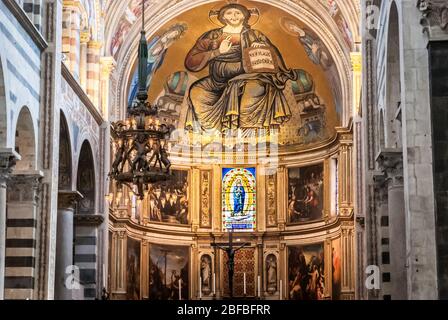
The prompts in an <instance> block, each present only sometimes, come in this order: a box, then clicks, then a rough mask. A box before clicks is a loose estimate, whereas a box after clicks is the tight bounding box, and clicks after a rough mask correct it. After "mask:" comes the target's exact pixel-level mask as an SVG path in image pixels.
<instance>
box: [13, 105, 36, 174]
mask: <svg viewBox="0 0 448 320" xmlns="http://www.w3.org/2000/svg"><path fill="white" fill-rule="evenodd" d="M14 148H15V150H16V152H17V153H18V154H20V156H21V160H20V161H18V162H17V164H16V167H15V170H16V171H25V170H34V169H35V168H36V143H35V132H34V125H33V118H32V116H31V112H30V110H29V109H28V107H26V106H24V107H23V108H22V109H21V110H20V113H19V116H18V118H17V125H16V131H15V143H14Z"/></svg>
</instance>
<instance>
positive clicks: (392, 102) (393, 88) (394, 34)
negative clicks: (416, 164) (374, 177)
mask: <svg viewBox="0 0 448 320" xmlns="http://www.w3.org/2000/svg"><path fill="white" fill-rule="evenodd" d="M400 48H401V46H400V25H399V16H398V7H397V4H396V2H395V1H392V3H391V5H390V9H389V20H388V28H387V45H386V104H385V115H384V116H385V121H386V132H385V134H386V139H385V140H386V141H385V144H386V147H387V148H401V147H402V142H401V135H402V133H401V122H400V110H401V109H400V108H401V68H400Z"/></svg>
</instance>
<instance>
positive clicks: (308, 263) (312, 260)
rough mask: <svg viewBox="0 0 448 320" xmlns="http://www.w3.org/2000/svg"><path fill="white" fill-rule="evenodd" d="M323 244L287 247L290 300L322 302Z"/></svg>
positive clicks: (323, 282)
mask: <svg viewBox="0 0 448 320" xmlns="http://www.w3.org/2000/svg"><path fill="white" fill-rule="evenodd" d="M324 262H325V260H324V247H323V244H315V245H306V246H290V247H288V289H289V292H288V296H289V299H290V300H323V299H324V298H325V296H324V289H325V273H324V270H325V268H324Z"/></svg>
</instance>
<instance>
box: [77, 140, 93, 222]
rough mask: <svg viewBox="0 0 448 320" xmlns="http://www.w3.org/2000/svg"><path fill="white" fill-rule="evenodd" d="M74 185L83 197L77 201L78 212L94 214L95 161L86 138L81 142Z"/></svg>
mask: <svg viewBox="0 0 448 320" xmlns="http://www.w3.org/2000/svg"><path fill="white" fill-rule="evenodd" d="M76 186H77V190H78V191H79V192H80V193H81V194H82V196H83V199H82V200H81V201H80V202H79V206H78V213H79V214H95V209H96V205H95V204H96V201H95V199H96V185H95V162H94V160H93V152H92V147H91V145H90V143H89V142H88V141H87V140H85V141H84V142H83V144H82V146H81V152H80V153H79V160H78V171H77V180H76Z"/></svg>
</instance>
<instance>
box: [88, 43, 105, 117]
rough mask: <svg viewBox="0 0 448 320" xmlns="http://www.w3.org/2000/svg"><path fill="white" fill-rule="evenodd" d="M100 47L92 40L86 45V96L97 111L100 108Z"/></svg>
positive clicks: (99, 44) (100, 44)
mask: <svg viewBox="0 0 448 320" xmlns="http://www.w3.org/2000/svg"><path fill="white" fill-rule="evenodd" d="M102 46H103V44H102V43H101V42H98V41H94V40H90V41H89V42H88V43H87V95H88V96H89V98H90V100H91V101H92V103H93V105H94V106H95V107H97V108H98V109H99V108H100V105H99V100H100V77H101V74H100V73H101V64H100V55H101V47H102Z"/></svg>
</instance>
